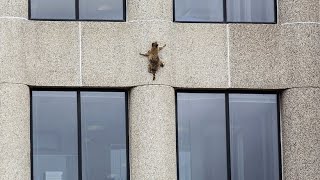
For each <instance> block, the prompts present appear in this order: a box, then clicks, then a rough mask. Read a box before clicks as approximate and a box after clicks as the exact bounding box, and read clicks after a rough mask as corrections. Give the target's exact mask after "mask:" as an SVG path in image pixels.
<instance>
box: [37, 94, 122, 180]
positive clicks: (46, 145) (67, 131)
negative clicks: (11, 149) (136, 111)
mask: <svg viewBox="0 0 320 180" xmlns="http://www.w3.org/2000/svg"><path fill="white" fill-rule="evenodd" d="M80 107H81V108H80ZM80 117H81V119H80ZM79 135H80V136H79ZM32 137H33V139H32V142H33V144H32V145H33V154H32V156H33V159H32V162H33V177H34V178H33V180H49V179H50V180H51V179H52V180H53V179H54V180H65V179H67V180H79V179H80V178H79V177H78V175H79V172H82V176H81V179H83V180H92V179H97V180H99V179H101V180H102V179H118V180H126V179H127V176H128V173H127V169H128V168H127V167H128V165H127V162H128V161H127V159H128V157H127V154H128V151H127V149H128V147H127V129H126V94H125V92H79V91H65V92H63V91H32ZM78 142H81V145H78ZM80 152H81V153H80ZM79 159H80V160H81V161H78V160H79ZM79 169H81V170H82V171H79Z"/></svg>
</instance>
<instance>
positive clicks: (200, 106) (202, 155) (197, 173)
mask: <svg viewBox="0 0 320 180" xmlns="http://www.w3.org/2000/svg"><path fill="white" fill-rule="evenodd" d="M224 97H225V95H224V94H205V93H178V95H177V103H178V104H177V108H178V147H179V178H180V179H181V180H198V179H201V180H211V179H219V180H227V153H226V122H225V99H224Z"/></svg>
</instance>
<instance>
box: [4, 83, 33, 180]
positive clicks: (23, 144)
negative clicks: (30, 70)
mask: <svg viewBox="0 0 320 180" xmlns="http://www.w3.org/2000/svg"><path fill="white" fill-rule="evenodd" d="M29 109H30V104H29V88H28V86H25V85H16V84H7V83H4V84H0V180H29V179H30V173H31V168H30V115H29V114H30V112H29V111H30V110H29Z"/></svg>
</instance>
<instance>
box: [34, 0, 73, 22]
mask: <svg viewBox="0 0 320 180" xmlns="http://www.w3.org/2000/svg"><path fill="white" fill-rule="evenodd" d="M30 3H31V18H32V19H75V18H76V13H75V0H31V1H30Z"/></svg>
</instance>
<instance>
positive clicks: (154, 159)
mask: <svg viewBox="0 0 320 180" xmlns="http://www.w3.org/2000/svg"><path fill="white" fill-rule="evenodd" d="M129 104H130V106H129V113H130V114H129V117H130V120H129V121H130V123H129V126H130V128H129V129H130V133H129V135H130V171H131V173H130V175H131V179H132V180H150V179H152V180H164V179H166V180H176V179H177V173H176V172H177V169H176V167H177V166H176V134H175V133H176V129H175V128H176V127H175V93H174V89H173V88H172V87H169V86H163V85H146V86H139V87H135V88H133V89H132V90H131V92H130V103H129Z"/></svg>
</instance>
